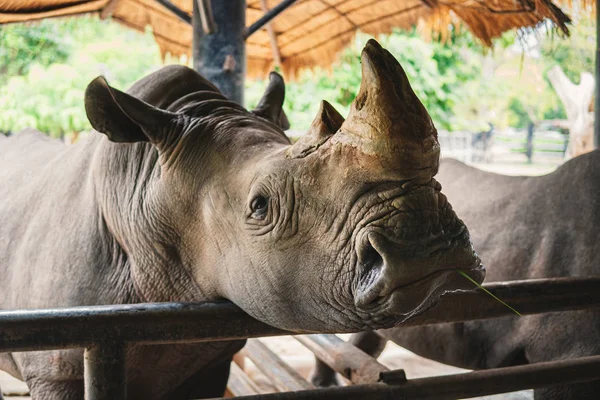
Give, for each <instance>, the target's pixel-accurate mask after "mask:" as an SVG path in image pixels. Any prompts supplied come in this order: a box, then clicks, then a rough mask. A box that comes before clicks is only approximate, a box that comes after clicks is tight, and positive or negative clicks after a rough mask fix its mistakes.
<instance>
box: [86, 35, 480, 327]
mask: <svg viewBox="0 0 600 400" xmlns="http://www.w3.org/2000/svg"><path fill="white" fill-rule="evenodd" d="M362 68H363V72H362V73H363V81H362V84H361V89H360V92H359V93H358V96H357V98H356V100H355V101H354V103H353V105H352V108H351V111H350V115H349V117H348V118H347V119H346V120H344V118H343V117H342V116H340V115H339V114H338V113H337V111H336V110H335V109H334V108H333V107H332V106H331V105H329V104H328V103H327V102H322V103H321V107H320V110H319V113H318V115H317V116H316V118H315V120H314V122H313V123H312V126H311V127H310V129H309V132H308V133H307V135H306V136H305V137H303V138H302V139H301V140H300V141H298V142H297V143H296V144H294V145H291V144H290V142H289V140H288V139H287V138H286V137H285V135H284V134H283V132H282V130H281V128H280V125H279V124H280V123H281V121H282V119H283V118H282V115H283V114H282V111H281V106H282V102H283V92H284V88H283V81H282V79H281V77H279V76H278V75H276V74H272V75H271V83H270V85H269V88H268V89H267V93H266V94H265V97H264V98H263V99H262V100H261V102H260V104H259V107H258V108H257V109H256V110H254V111H253V112H248V111H246V110H245V109H243V108H242V107H241V106H239V105H237V104H235V103H232V102H230V101H228V100H226V99H225V98H224V97H223V96H222V95H221V94H219V93H218V92H217V91H216V89H214V88H212V87H208V86H207V87H208V89H206V90H200V91H194V92H191V93H189V94H187V95H186V96H183V97H180V98H179V99H177V100H175V101H173V102H171V103H170V104H169V106H168V107H163V108H167V109H166V110H165V109H160V108H158V107H155V106H152V105H150V104H148V103H146V102H143V101H141V100H139V99H137V98H135V97H133V96H131V95H128V94H126V93H122V92H119V91H117V90H115V89H113V88H110V87H109V86H108V85H107V84H106V82H105V81H103V80H96V81H94V82H92V84H90V86H89V87H88V91H87V94H86V109H87V111H88V117H89V119H90V121H91V122H92V125H93V126H94V128H95V129H96V130H98V131H100V132H103V133H105V134H106V135H107V136H108V137H109V139H110V140H111V141H113V142H138V141H149V142H151V143H152V144H153V145H154V148H155V149H156V150H155V153H156V154H157V156H156V167H155V168H156V170H155V171H154V172H153V173H152V174H149V175H148V178H147V181H146V182H144V185H143V186H144V190H143V191H141V196H144V197H143V200H144V201H143V204H144V206H143V208H144V209H146V210H148V211H146V212H144V213H142V214H141V215H142V217H140V218H142V219H144V218H145V219H146V220H149V221H150V222H147V223H146V224H145V225H144V228H143V229H144V230H146V231H148V232H154V231H165V232H166V233H162V232H161V233H160V234H159V235H156V234H151V233H148V237H160V239H155V240H156V242H157V244H156V245H155V246H154V247H152V246H149V247H147V248H150V249H152V248H168V249H169V250H168V251H165V250H163V251H162V252H160V251H159V250H156V251H157V253H160V254H162V255H159V256H158V257H151V256H149V255H148V254H146V255H145V256H143V255H136V254H134V253H135V252H136V249H135V248H134V247H135V246H134V245H127V243H125V244H122V245H123V247H124V248H125V249H126V251H127V253H128V255H129V257H130V258H131V260H132V263H133V264H134V266H133V267H134V269H135V268H137V269H138V270H148V271H149V270H152V268H156V266H152V265H150V263H149V262H145V261H144V260H153V262H154V263H156V264H161V262H162V263H165V266H164V267H163V269H165V270H168V272H165V273H163V274H158V273H156V274H154V275H152V276H154V279H168V280H170V283H169V285H170V286H172V287H185V288H186V290H187V291H188V294H189V293H191V294H190V295H186V296H183V297H184V298H180V297H182V296H179V297H178V296H174V297H173V298H171V300H176V299H179V300H194V299H195V300H207V299H215V298H227V299H230V300H232V301H233V302H234V303H236V304H237V305H239V306H240V307H241V308H243V309H244V310H245V311H246V312H248V313H249V314H251V315H252V316H254V317H256V318H258V319H260V320H262V321H264V322H267V323H269V324H271V325H274V326H277V327H281V328H285V329H290V330H295V331H338V332H339V331H356V330H361V329H365V328H373V329H377V328H383V327H390V326H392V325H395V324H397V323H400V322H402V321H404V320H406V319H407V318H409V317H411V316H413V315H416V314H418V313H421V312H422V311H424V310H425V309H427V308H429V307H431V306H432V305H433V304H435V302H436V301H437V300H438V299H439V298H440V297H441V296H442V295H443V294H444V293H447V292H449V291H454V290H460V289H466V288H468V287H469V282H468V281H466V280H465V279H464V277H461V276H460V275H459V274H458V273H457V272H456V271H455V269H457V268H460V269H462V270H464V271H465V272H467V273H468V274H469V275H470V276H471V277H473V278H474V279H475V280H477V281H482V280H483V276H484V271H483V268H482V266H481V263H480V260H479V259H478V257H477V255H476V254H475V253H474V251H473V248H472V246H471V243H470V237H469V234H468V232H467V228H466V227H465V225H464V224H463V223H462V221H461V220H459V219H458V218H457V216H456V215H455V213H454V212H453V210H452V208H451V206H450V204H448V202H447V200H446V197H445V196H444V195H443V194H442V193H441V192H440V190H441V186H440V185H439V183H437V182H436V181H435V179H434V178H433V177H434V175H435V174H436V172H437V168H438V159H439V144H438V140H437V133H436V130H435V128H434V126H433V123H432V121H431V119H430V117H429V115H428V113H427V111H426V110H425V108H424V107H423V105H422V104H421V102H420V101H419V99H418V98H417V97H416V95H415V94H414V92H413V91H412V89H411V87H410V85H409V82H408V79H407V77H406V74H405V73H404V71H403V70H402V68H401V67H400V65H399V64H398V62H397V61H396V60H395V59H394V57H393V56H392V55H391V54H390V53H389V52H387V51H386V50H384V49H383V48H382V47H381V46H380V45H379V44H378V43H377V42H375V41H370V42H369V43H368V44H367V45H366V47H365V49H364V51H363V53H362ZM155 103H156V102H155ZM107 143H108V142H107ZM114 146H117V145H114ZM120 146H131V145H123V144H121V145H120ZM132 185H135V186H136V187H138V186H139V184H136V183H132ZM129 203H132V202H131V201H129ZM130 219H131V218H130ZM115 225H117V223H115ZM131 234H132V235H136V234H135V233H131ZM122 236H127V235H126V234H123V235H122ZM123 242H127V238H124V239H123ZM159 243H160V244H159ZM164 243H167V245H163V244H164ZM146 251H147V252H149V253H152V252H153V251H154V250H146ZM165 260H170V261H168V262H167V261H165ZM173 260H175V261H173ZM138 275H140V276H141V275H142V273H141V272H139V273H138ZM147 279H150V278H147ZM179 281H184V284H183V285H182V284H181V282H179ZM178 282H179V283H178ZM169 285H167V286H169ZM140 286H143V285H140ZM146 298H152V296H148V295H147V296H146Z"/></svg>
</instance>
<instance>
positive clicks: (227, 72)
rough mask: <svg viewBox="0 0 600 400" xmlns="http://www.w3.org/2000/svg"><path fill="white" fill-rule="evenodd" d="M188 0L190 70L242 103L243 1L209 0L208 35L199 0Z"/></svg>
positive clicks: (244, 12) (244, 62) (244, 73)
mask: <svg viewBox="0 0 600 400" xmlns="http://www.w3.org/2000/svg"><path fill="white" fill-rule="evenodd" d="M192 1H193V2H194V14H193V18H192V22H193V24H192V25H193V56H194V69H195V70H196V71H198V72H200V73H201V74H202V75H204V77H206V78H207V79H208V80H210V81H211V82H212V83H214V84H215V85H217V87H218V88H219V89H220V90H221V91H222V92H223V94H224V95H225V96H227V97H228V98H229V99H231V100H233V101H235V102H237V103H239V104H242V105H243V104H244V79H245V77H246V45H245V38H244V34H245V30H246V0H226V1H224V0H212V3H211V4H212V12H213V17H214V21H215V24H216V32H214V33H212V34H209V35H205V34H204V32H203V29H202V22H201V19H200V12H199V7H198V3H197V2H198V1H199V0H192Z"/></svg>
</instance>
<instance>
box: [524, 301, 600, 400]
mask: <svg viewBox="0 0 600 400" xmlns="http://www.w3.org/2000/svg"><path fill="white" fill-rule="evenodd" d="M525 329H526V330H527V332H528V333H529V336H530V337H531V338H532V340H531V341H530V343H528V345H527V347H526V352H527V358H528V359H529V360H530V361H531V362H532V363H534V362H543V361H552V360H564V359H572V358H577V357H586V356H593V355H600V341H599V340H598V329H600V310H589V311H571V312H568V313H554V314H543V315H539V316H536V317H535V318H534V319H532V320H531V321H530V323H529V326H527V327H525ZM534 397H535V399H536V400H542V399H543V400H596V399H600V380H596V381H593V382H589V383H578V384H574V385H563V386H555V387H549V388H545V389H538V390H535V391H534Z"/></svg>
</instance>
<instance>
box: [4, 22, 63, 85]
mask: <svg viewBox="0 0 600 400" xmlns="http://www.w3.org/2000/svg"><path fill="white" fill-rule="evenodd" d="M65 37H66V36H65V35H63V34H62V32H61V29H60V25H59V24H57V23H55V21H48V20H46V21H41V22H38V23H35V24H27V25H26V24H10V25H4V26H1V25H0V43H2V46H0V85H1V84H2V83H3V82H4V81H5V80H6V77H10V76H15V75H25V74H26V73H27V72H28V71H29V68H30V67H31V65H32V64H34V63H37V64H40V65H43V66H48V65H51V64H53V63H61V62H64V61H65V60H66V59H67V57H68V56H69V52H70V46H69V44H68V42H67V41H66V40H65Z"/></svg>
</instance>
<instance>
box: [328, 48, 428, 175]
mask: <svg viewBox="0 0 600 400" xmlns="http://www.w3.org/2000/svg"><path fill="white" fill-rule="evenodd" d="M361 60H362V81H361V85H360V90H359V92H358V94H357V96H356V99H355V100H354V102H353V103H352V105H351V108H350V114H349V115H348V118H347V119H346V121H345V122H344V124H343V125H342V127H341V128H340V132H339V133H338V134H336V140H338V141H339V142H343V143H349V144H351V145H352V146H353V147H354V148H357V149H359V150H360V151H361V152H363V153H364V154H365V155H367V156H369V157H372V158H377V159H379V160H380V161H381V162H382V163H383V164H384V165H385V166H386V168H387V166H390V167H393V168H395V169H404V170H407V171H408V170H411V171H418V170H421V171H427V172H428V173H429V172H433V174H435V172H437V166H438V162H439V143H438V140H437V131H436V129H435V127H434V125H433V122H432V121H431V117H430V116H429V114H428V113H427V110H426V109H425V107H424V106H423V104H422V103H421V101H420V100H419V98H418V97H417V96H416V94H415V93H414V91H413V90H412V88H411V86H410V83H409V81H408V77H407V76H406V73H405V72H404V70H403V69H402V67H401V66H400V64H399V63H398V61H397V60H396V59H395V58H394V56H392V54H391V53H390V52H388V51H387V50H385V49H384V48H383V47H381V45H380V44H379V43H377V42H376V41H375V40H372V39H371V40H369V41H368V42H367V44H366V46H365V48H364V49H363V51H362V54H361Z"/></svg>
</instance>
